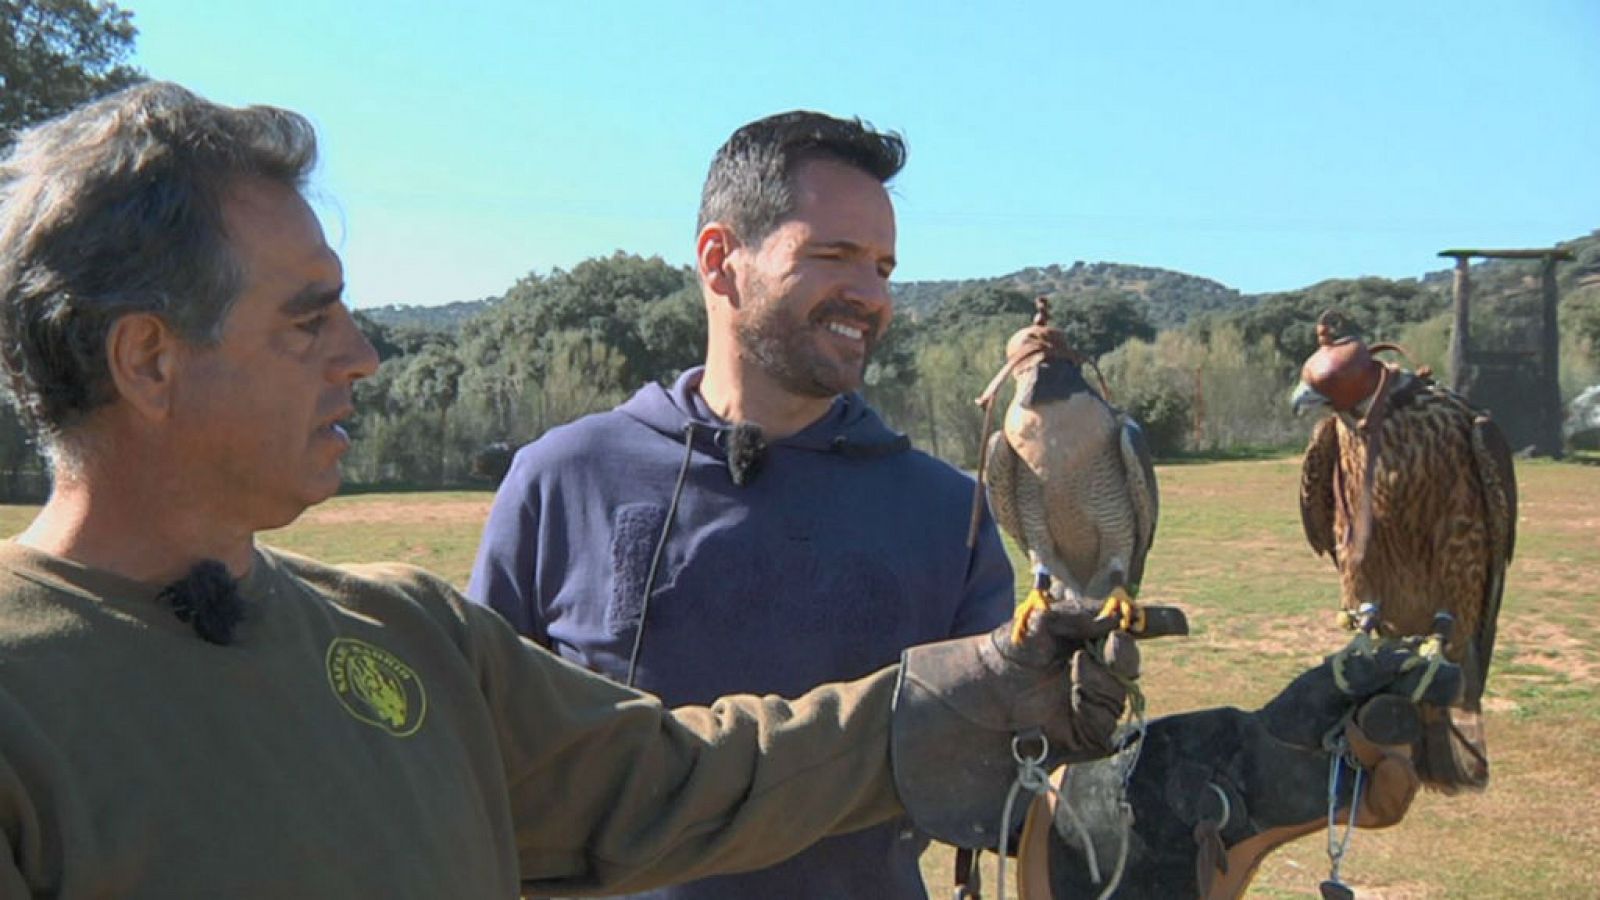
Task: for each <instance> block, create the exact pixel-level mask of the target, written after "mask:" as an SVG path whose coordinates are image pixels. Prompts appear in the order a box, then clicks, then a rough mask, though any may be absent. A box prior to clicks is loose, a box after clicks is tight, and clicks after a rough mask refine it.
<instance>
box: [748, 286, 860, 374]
mask: <svg viewBox="0 0 1600 900" xmlns="http://www.w3.org/2000/svg"><path fill="white" fill-rule="evenodd" d="M827 306H828V304H827V303H824V304H823V306H821V307H819V308H818V310H817V312H819V313H821V312H824V311H826V309H827ZM752 312H753V315H751V316H749V317H748V318H746V319H744V320H741V321H739V322H738V323H736V324H735V326H734V333H735V334H736V335H737V337H738V340H739V346H740V349H741V350H743V352H744V354H745V356H746V357H748V358H749V359H750V360H751V361H753V362H754V363H755V364H756V366H757V367H758V368H760V370H761V371H762V372H763V373H765V374H766V375H767V376H768V377H769V378H771V379H772V380H773V381H775V382H777V383H778V385H779V386H781V387H782V388H783V389H784V390H786V391H788V392H790V393H792V394H795V395H797V396H801V397H837V396H838V395H840V394H845V393H849V392H850V391H854V390H858V389H860V387H861V384H862V380H863V377H864V375H865V373H866V369H867V361H868V360H869V359H871V357H872V350H873V347H874V346H875V345H876V344H877V338H876V332H877V328H876V327H875V326H874V327H869V328H868V329H867V338H866V346H865V347H864V348H863V350H862V354H861V363H860V365H858V366H852V365H850V364H848V363H845V364H839V363H835V362H834V361H833V360H832V359H830V358H829V357H828V356H827V355H826V354H825V353H824V352H823V351H822V349H821V348H819V347H818V346H817V344H816V340H817V337H818V335H817V332H818V331H820V330H822V329H821V326H819V325H818V324H817V323H816V322H814V321H810V320H807V319H804V318H801V317H800V316H798V315H795V314H794V313H793V312H790V311H788V310H787V307H786V305H785V304H784V303H783V302H782V298H777V299H776V300H772V299H769V300H764V301H763V302H762V303H761V305H760V306H758V307H757V308H756V309H755V310H753V311H752Z"/></svg>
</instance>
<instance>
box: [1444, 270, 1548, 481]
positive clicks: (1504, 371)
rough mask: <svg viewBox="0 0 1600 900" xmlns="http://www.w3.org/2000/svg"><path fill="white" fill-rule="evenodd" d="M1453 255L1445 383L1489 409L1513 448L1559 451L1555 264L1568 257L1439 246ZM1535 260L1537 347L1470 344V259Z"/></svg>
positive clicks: (1536, 451) (1543, 454)
mask: <svg viewBox="0 0 1600 900" xmlns="http://www.w3.org/2000/svg"><path fill="white" fill-rule="evenodd" d="M1439 255H1440V256H1446V257H1453V258H1454V259H1455V261H1456V272H1455V316H1454V323H1453V324H1454V327H1453V328H1452V329H1451V331H1450V387H1451V389H1452V390H1454V391H1455V392H1456V393H1459V394H1461V395H1462V396H1464V397H1466V398H1467V399H1468V400H1469V401H1471V402H1472V403H1473V404H1474V405H1475V406H1478V407H1480V408H1484V409H1487V410H1489V411H1490V412H1491V413H1492V414H1493V415H1494V418H1495V421H1496V422H1498V423H1499V425H1500V427H1501V428H1502V429H1503V430H1504V431H1505V433H1506V438H1507V439H1508V440H1509V441H1510V442H1511V446H1512V448H1513V449H1518V450H1520V449H1523V448H1527V447H1531V448H1532V449H1533V452H1534V453H1535V454H1538V455H1540V456H1560V455H1561V421H1562V409H1561V381H1560V371H1561V337H1560V332H1559V330H1558V328H1557V323H1556V311H1557V304H1558V303H1559V297H1558V296H1557V293H1556V263H1558V262H1567V261H1570V260H1571V259H1572V253H1571V252H1569V251H1567V250H1562V249H1560V248H1555V247H1553V248H1550V249H1533V250H1444V251H1441V252H1440V253H1439ZM1474 258H1483V259H1527V260H1539V262H1540V271H1539V286H1540V295H1541V296H1540V299H1541V303H1540V322H1539V340H1538V346H1537V348H1522V349H1514V350H1493V351H1491V350H1485V349H1480V348H1477V347H1475V346H1474V345H1473V342H1472V326H1471V320H1470V316H1469V312H1470V308H1471V302H1472V279H1471V275H1470V267H1471V260H1472V259H1474Z"/></svg>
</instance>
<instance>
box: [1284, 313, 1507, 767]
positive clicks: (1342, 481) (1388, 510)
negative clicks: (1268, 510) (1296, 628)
mask: <svg viewBox="0 0 1600 900" xmlns="http://www.w3.org/2000/svg"><path fill="white" fill-rule="evenodd" d="M1342 325H1343V320H1342V319H1341V317H1339V316H1338V314H1337V313H1332V312H1331V311H1330V312H1328V313H1324V314H1323V315H1322V318H1321V319H1319V321H1318V323H1317V338H1318V343H1319V347H1318V349H1317V351H1316V352H1315V353H1313V354H1312V355H1311V357H1310V358H1309V359H1307V360H1306V363H1305V366H1304V368H1303V369H1302V371H1301V383H1300V386H1299V388H1298V389H1297V390H1296V391H1295V393H1294V398H1293V401H1292V402H1293V404H1294V409H1295V411H1296V412H1297V413H1299V412H1304V411H1305V410H1307V409H1313V408H1319V407H1321V408H1327V409H1330V410H1331V411H1332V412H1333V415H1331V416H1328V417H1326V418H1324V419H1322V420H1321V421H1320V422H1318V423H1317V425H1316V428H1315V429H1314V430H1313V431H1312V434H1311V443H1310V444H1309V445H1308V446H1307V447H1306V455H1305V462H1304V464H1303V467H1302V469H1301V473H1300V516H1301V522H1302V524H1304V526H1305V532H1306V539H1307V540H1308V541H1310V543H1311V547H1312V549H1313V550H1315V551H1316V552H1317V554H1318V555H1322V554H1328V555H1330V556H1331V557H1332V558H1333V563H1334V565H1335V566H1336V567H1337V568H1338V570H1339V583H1340V588H1341V590H1340V593H1341V597H1340V599H1341V603H1342V605H1343V607H1344V614H1343V615H1344V616H1345V617H1346V618H1345V620H1346V622H1347V623H1353V622H1354V621H1355V620H1354V618H1353V617H1354V616H1355V615H1356V614H1358V613H1359V612H1360V611H1361V610H1362V607H1363V605H1364V604H1372V607H1370V608H1369V611H1368V613H1367V614H1366V615H1365V616H1364V618H1366V619H1367V621H1366V622H1365V623H1364V626H1363V627H1366V628H1369V629H1371V630H1375V631H1376V632H1377V633H1378V634H1379V635H1380V636H1396V635H1415V634H1427V633H1428V632H1429V630H1430V628H1431V627H1432V621H1433V617H1434V615H1435V613H1437V612H1440V611H1443V612H1447V613H1449V614H1450V615H1451V616H1452V617H1453V618H1454V620H1455V623H1454V629H1453V631H1452V633H1451V636H1450V638H1449V641H1448V643H1447V644H1446V645H1445V647H1444V655H1445V657H1446V658H1447V659H1449V660H1450V661H1451V662H1454V663H1457V664H1459V665H1460V666H1461V668H1462V676H1463V679H1462V680H1463V689H1462V697H1461V700H1460V702H1459V705H1458V706H1453V707H1450V708H1440V707H1435V706H1427V705H1424V706H1423V720H1424V726H1425V727H1424V734H1423V738H1422V741H1421V743H1420V744H1419V747H1418V753H1417V770H1418V774H1419V775H1420V776H1421V778H1422V780H1423V782H1424V783H1425V784H1428V785H1429V786H1431V787H1434V788H1437V789H1440V790H1443V791H1445V792H1447V793H1455V792H1456V791H1458V790H1460V789H1462V788H1468V789H1474V790H1476V789H1481V788H1483V787H1484V786H1485V785H1486V784H1487V783H1488V779H1489V761H1488V756H1487V753H1486V748H1485V745H1484V733H1483V719H1482V699H1483V689H1484V685H1485V683H1486V680H1487V677H1488V672H1489V660H1490V657H1492V656H1493V654H1494V638H1495V620H1496V618H1497V616H1498V615H1499V612H1500V597H1501V594H1502V592H1503V591H1504V589H1505V573H1506V566H1507V564H1509V563H1510V562H1511V554H1512V550H1513V547H1514V546H1515V544H1516V521H1517V482H1516V475H1515V473H1514V471H1513V470H1512V464H1511V453H1510V449H1509V447H1508V446H1507V443H1506V440H1505V437H1504V435H1503V434H1501V432H1500V429H1499V428H1498V427H1497V426H1496V425H1495V424H1494V422H1492V421H1491V420H1490V419H1489V417H1488V416H1486V415H1484V414H1483V413H1481V412H1479V411H1478V410H1476V409H1474V408H1473V407H1471V406H1470V405H1468V404H1467V402H1466V401H1465V400H1463V399H1462V398H1461V397H1460V396H1459V395H1457V394H1455V393H1454V392H1452V391H1450V390H1448V389H1446V388H1444V387H1442V386H1440V385H1438V384H1436V383H1434V382H1433V380H1432V379H1431V378H1430V377H1428V372H1427V370H1426V369H1424V370H1422V371H1421V372H1420V373H1415V374H1414V373H1411V372H1407V371H1404V370H1402V369H1400V368H1398V367H1395V366H1391V365H1386V364H1384V363H1381V362H1379V361H1377V360H1375V359H1373V358H1372V355H1371V353H1372V352H1373V351H1379V350H1396V349H1398V348H1395V347H1392V346H1389V345H1383V344H1378V345H1374V346H1373V347H1372V348H1370V350H1369V348H1368V347H1367V346H1366V345H1365V344H1363V343H1362V342H1361V341H1360V340H1358V339H1356V338H1353V337H1342V338H1335V334H1336V333H1337V332H1338V330H1340V328H1341V327H1342Z"/></svg>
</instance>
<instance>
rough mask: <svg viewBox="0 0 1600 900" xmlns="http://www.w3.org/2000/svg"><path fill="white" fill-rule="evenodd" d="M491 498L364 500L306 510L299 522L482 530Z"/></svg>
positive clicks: (324, 505)
mask: <svg viewBox="0 0 1600 900" xmlns="http://www.w3.org/2000/svg"><path fill="white" fill-rule="evenodd" d="M412 496H415V495H412ZM489 503H490V498H489V497H487V496H485V497H484V498H483V499H482V500H476V499H474V500H439V501H426V500H422V501H418V500H414V499H406V500H364V499H356V500H351V501H348V502H344V503H326V504H323V505H322V506H318V507H313V508H312V509H310V510H307V511H306V513H305V515H303V516H301V517H300V521H301V522H302V523H305V524H307V525H351V524H377V523H392V522H427V523H429V524H436V525H460V524H471V525H475V526H479V527H481V526H482V525H483V520H484V519H485V518H486V517H488V515H489Z"/></svg>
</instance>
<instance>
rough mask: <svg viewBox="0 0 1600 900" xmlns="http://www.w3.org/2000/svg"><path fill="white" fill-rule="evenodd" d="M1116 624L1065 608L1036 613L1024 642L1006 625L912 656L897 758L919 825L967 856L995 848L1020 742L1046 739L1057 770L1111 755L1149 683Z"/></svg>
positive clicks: (901, 700)
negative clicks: (1135, 695) (1142, 686)
mask: <svg viewBox="0 0 1600 900" xmlns="http://www.w3.org/2000/svg"><path fill="white" fill-rule="evenodd" d="M1115 625H1116V621H1115V620H1114V619H1112V618H1100V619H1097V618H1096V617H1095V613H1094V612H1093V611H1088V610H1081V609H1070V608H1068V607H1066V606H1065V605H1058V606H1052V607H1050V608H1048V609H1046V610H1043V611H1041V612H1039V613H1037V614H1035V615H1033V616H1031V617H1030V620H1029V622H1028V626H1027V628H1026V629H1024V630H1023V632H1022V633H1021V634H1020V636H1018V638H1017V639H1016V640H1013V634H1012V626H1011V624H1009V623H1007V624H1005V625H1002V626H1000V627H999V628H997V629H995V630H994V631H993V632H990V633H989V634H983V635H976V636H973V637H968V638H960V639H957V640H951V641H943V642H940V643H936V644H925V645H921V646H917V647H912V648H911V649H909V650H907V651H906V652H905V654H904V656H903V657H902V660H901V664H900V681H899V684H898V686H897V689H896V693H895V703H894V716H893V720H892V722H891V726H890V729H891V738H892V740H891V753H892V761H893V768H894V777H895V786H896V789H897V790H898V791H899V794H900V799H901V802H902V803H904V804H905V806H906V810H907V811H908V812H909V814H910V816H911V819H912V821H913V822H915V823H916V825H917V827H919V828H921V829H922V830H923V831H924V832H926V833H927V834H929V835H931V836H932V837H934V838H936V839H938V840H940V841H944V842H946V843H949V844H954V845H956V846H960V847H974V848H976V847H993V846H995V845H996V844H997V843H998V842H999V836H1000V832H999V827H1000V818H1001V814H1002V811H1003V808H1004V806H1005V800H1006V794H1007V791H1008V789H1009V788H1010V786H1011V783H1012V781H1013V779H1015V777H1016V773H1017V764H1016V762H1015V760H1014V759H1013V756H1012V739H1013V738H1014V737H1016V736H1019V735H1028V736H1029V737H1030V740H1031V741H1032V742H1033V743H1034V744H1035V746H1037V745H1038V743H1039V742H1038V741H1037V737H1039V736H1042V738H1043V743H1044V746H1045V748H1046V750H1047V756H1046V759H1045V765H1046V766H1047V767H1053V766H1054V765H1059V764H1060V763H1063V762H1068V761H1084V760H1090V759H1098V758H1100V757H1102V756H1105V755H1106V754H1108V753H1110V752H1111V751H1112V749H1113V747H1112V736H1113V734H1114V733H1115V731H1116V727H1117V723H1118V721H1119V720H1120V719H1121V718H1122V713H1123V709H1124V707H1125V706H1126V703H1127V696H1128V689H1127V685H1128V684H1129V683H1130V682H1131V681H1132V680H1133V679H1135V678H1137V677H1138V674H1139V652H1138V649H1137V648H1136V647H1135V646H1134V643H1133V641H1132V640H1131V639H1130V638H1129V637H1128V635H1127V634H1126V633H1125V632H1121V631H1116V630H1115ZM1021 812H1022V809H1021V808H1020V806H1019V808H1018V810H1017V813H1018V818H1019V819H1020V813H1021Z"/></svg>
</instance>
